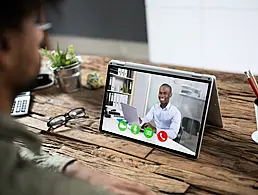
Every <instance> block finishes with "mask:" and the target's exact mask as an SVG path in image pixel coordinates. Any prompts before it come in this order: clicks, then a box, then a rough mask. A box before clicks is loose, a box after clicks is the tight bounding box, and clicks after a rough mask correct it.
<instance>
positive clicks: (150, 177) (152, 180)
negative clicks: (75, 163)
mask: <svg viewBox="0 0 258 195" xmlns="http://www.w3.org/2000/svg"><path fill="white" fill-rule="evenodd" d="M57 152H58V153H60V154H65V155H69V156H71V157H74V158H76V159H79V160H80V161H82V162H83V163H85V164H86V165H87V166H89V167H92V168H93V169H97V170H99V171H102V172H104V173H106V174H110V175H114V176H117V177H121V178H124V179H127V180H132V181H135V182H138V183H141V184H144V185H146V186H147V187H148V188H150V189H151V190H153V191H155V192H159V191H161V192H163V193H164V192H165V193H184V192H186V190H187V189H188V187H189V185H188V184H187V183H184V182H181V181H178V180H175V179H170V178H166V177H163V176H160V175H157V174H155V173H151V172H148V171H145V170H141V169H139V168H134V167H131V166H127V165H125V164H124V163H119V162H116V163H114V162H112V161H108V160H105V159H103V158H99V157H96V156H93V155H89V154H86V153H84V152H81V151H78V150H73V149H71V148H69V147H62V148H61V149H59V150H57Z"/></svg>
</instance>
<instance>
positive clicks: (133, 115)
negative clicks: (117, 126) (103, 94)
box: [121, 102, 144, 131]
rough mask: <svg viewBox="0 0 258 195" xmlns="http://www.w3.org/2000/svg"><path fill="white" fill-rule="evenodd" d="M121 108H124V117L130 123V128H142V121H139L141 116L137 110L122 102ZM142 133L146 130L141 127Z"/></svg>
mask: <svg viewBox="0 0 258 195" xmlns="http://www.w3.org/2000/svg"><path fill="white" fill-rule="evenodd" d="M121 106H122V111H123V115H124V119H125V120H126V121H127V122H128V124H129V125H130V126H132V125H134V124H136V125H139V126H140V121H139V115H138V112H137V108H135V107H133V106H130V105H128V104H125V103H122V102H121ZM140 130H141V131H144V129H143V128H142V127H140Z"/></svg>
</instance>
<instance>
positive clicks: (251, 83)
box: [244, 71, 258, 98]
mask: <svg viewBox="0 0 258 195" xmlns="http://www.w3.org/2000/svg"><path fill="white" fill-rule="evenodd" d="M244 73H245V76H246V77H247V80H248V82H249V84H250V85H251V87H252V89H253V91H254V93H255V95H256V97H257V98H258V89H257V88H256V87H255V84H254V82H253V80H252V79H251V77H250V75H249V74H248V72H247V71H245V72H244Z"/></svg>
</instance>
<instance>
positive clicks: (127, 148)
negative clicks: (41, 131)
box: [56, 129, 152, 158]
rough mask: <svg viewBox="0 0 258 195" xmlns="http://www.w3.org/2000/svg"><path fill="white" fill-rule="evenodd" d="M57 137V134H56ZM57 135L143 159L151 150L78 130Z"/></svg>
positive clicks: (121, 140) (107, 136) (103, 135)
mask: <svg viewBox="0 0 258 195" xmlns="http://www.w3.org/2000/svg"><path fill="white" fill-rule="evenodd" d="M56 135H57V134H56ZM58 135H62V136H65V137H67V138H72V139H77V140H80V141H83V142H84V143H90V144H94V145H98V146H102V147H106V148H110V149H113V150H116V151H119V152H122V153H127V154H130V155H134V156H137V157H140V158H144V157H145V156H147V154H149V153H150V151H151V150H152V148H150V147H147V146H144V145H140V144H137V143H135V142H131V141H127V140H124V139H121V138H117V137H115V136H110V135H105V134H99V133H94V132H89V131H88V132H85V131H83V130H79V129H71V130H67V131H59V132H58Z"/></svg>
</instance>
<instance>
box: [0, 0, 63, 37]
mask: <svg viewBox="0 0 258 195" xmlns="http://www.w3.org/2000/svg"><path fill="white" fill-rule="evenodd" d="M61 1H62V0H7V1H4V3H2V5H1V6H0V39H1V42H2V39H3V37H2V36H3V34H4V33H5V31H7V30H14V31H19V30H20V29H21V24H22V22H23V21H24V19H26V17H28V16H30V15H31V14H33V13H36V14H37V13H38V14H39V13H40V8H41V6H42V5H43V6H44V7H46V6H47V5H53V7H55V6H56V5H57V4H58V3H59V2H61Z"/></svg>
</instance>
